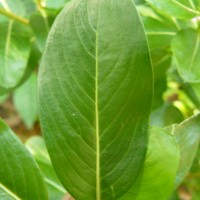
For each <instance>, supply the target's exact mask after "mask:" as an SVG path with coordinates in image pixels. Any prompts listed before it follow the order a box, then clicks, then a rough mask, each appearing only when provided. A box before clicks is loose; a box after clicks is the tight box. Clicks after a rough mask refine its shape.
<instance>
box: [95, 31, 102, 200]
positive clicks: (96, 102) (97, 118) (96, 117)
mask: <svg viewBox="0 0 200 200" xmlns="http://www.w3.org/2000/svg"><path fill="white" fill-rule="evenodd" d="M95 49H96V50H95V57H96V63H95V130H96V200H101V196H100V190H101V188H100V187H101V186H100V144H99V142H100V141H99V140H100V138H99V106H98V97H99V94H98V80H99V79H98V69H99V60H98V53H99V52H98V31H97V30H96V43H95Z"/></svg>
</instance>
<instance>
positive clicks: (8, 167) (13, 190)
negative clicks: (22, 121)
mask: <svg viewBox="0 0 200 200" xmlns="http://www.w3.org/2000/svg"><path fill="white" fill-rule="evenodd" d="M0 158H1V159H0V166H1V167H0V188H1V190H0V192H1V191H2V190H3V191H4V192H3V194H1V193H0V197H1V195H5V193H6V194H7V196H10V197H11V199H16V200H20V199H23V200H36V199H37V200H39V199H40V200H47V199H48V198H47V189H46V185H45V182H44V180H43V177H42V175H41V172H40V170H39V167H38V166H37V164H36V163H35V161H34V160H33V158H32V156H31V154H30V153H29V152H28V150H27V149H26V148H25V146H24V145H23V144H22V143H21V141H20V140H19V139H18V138H17V136H16V135H15V134H14V133H13V132H12V131H11V130H10V129H9V127H8V126H7V125H6V124H5V123H4V122H3V121H2V120H0ZM4 197H5V196H4ZM4 197H3V198H4ZM5 199H7V197H6V198H4V199H2V200H5ZM8 199H9V198H8Z"/></svg>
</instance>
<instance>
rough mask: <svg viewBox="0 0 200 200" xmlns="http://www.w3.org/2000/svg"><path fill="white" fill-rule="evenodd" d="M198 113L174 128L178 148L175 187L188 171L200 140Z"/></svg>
mask: <svg viewBox="0 0 200 200" xmlns="http://www.w3.org/2000/svg"><path fill="white" fill-rule="evenodd" d="M199 124H200V114H198V115H195V116H193V117H191V118H189V119H187V120H185V121H184V122H182V123H181V124H179V125H178V126H177V127H176V128H175V130H174V133H175V136H176V139H177V143H178V145H179V149H180V163H179V168H178V171H177V176H176V181H175V186H176V187H177V186H178V185H179V184H180V183H181V182H182V181H183V179H184V177H185V176H186V174H187V173H188V171H189V169H190V167H191V166H192V163H193V161H194V158H195V155H196V153H197V150H198V146H199V141H200V126H199Z"/></svg>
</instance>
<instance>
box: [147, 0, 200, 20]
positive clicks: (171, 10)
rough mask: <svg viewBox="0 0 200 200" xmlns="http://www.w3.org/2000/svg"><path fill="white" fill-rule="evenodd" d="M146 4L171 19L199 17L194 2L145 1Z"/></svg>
mask: <svg viewBox="0 0 200 200" xmlns="http://www.w3.org/2000/svg"><path fill="white" fill-rule="evenodd" d="M147 2H149V3H150V4H151V5H153V6H154V7H155V8H157V9H159V10H160V11H162V12H165V13H167V14H168V15H170V16H172V17H177V18H181V19H190V18H193V17H195V16H197V15H199V12H198V10H197V7H196V6H197V5H196V1H195V0H164V1H161V0H147Z"/></svg>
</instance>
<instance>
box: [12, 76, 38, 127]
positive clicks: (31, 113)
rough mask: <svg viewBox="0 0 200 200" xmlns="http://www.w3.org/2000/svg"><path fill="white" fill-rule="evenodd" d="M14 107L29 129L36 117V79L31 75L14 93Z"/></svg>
mask: <svg viewBox="0 0 200 200" xmlns="http://www.w3.org/2000/svg"><path fill="white" fill-rule="evenodd" d="M13 100H14V105H15V107H16V109H17V111H18V113H19V115H20V116H21V118H22V120H23V121H24V123H25V124H26V126H27V128H29V129H31V128H32V127H33V125H34V123H35V121H36V119H37V116H38V108H37V78H36V74H35V73H33V74H32V75H31V76H30V77H29V78H28V80H27V81H26V82H25V83H24V84H23V85H22V86H20V87H19V88H17V89H16V90H15V92H14V96H13Z"/></svg>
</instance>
